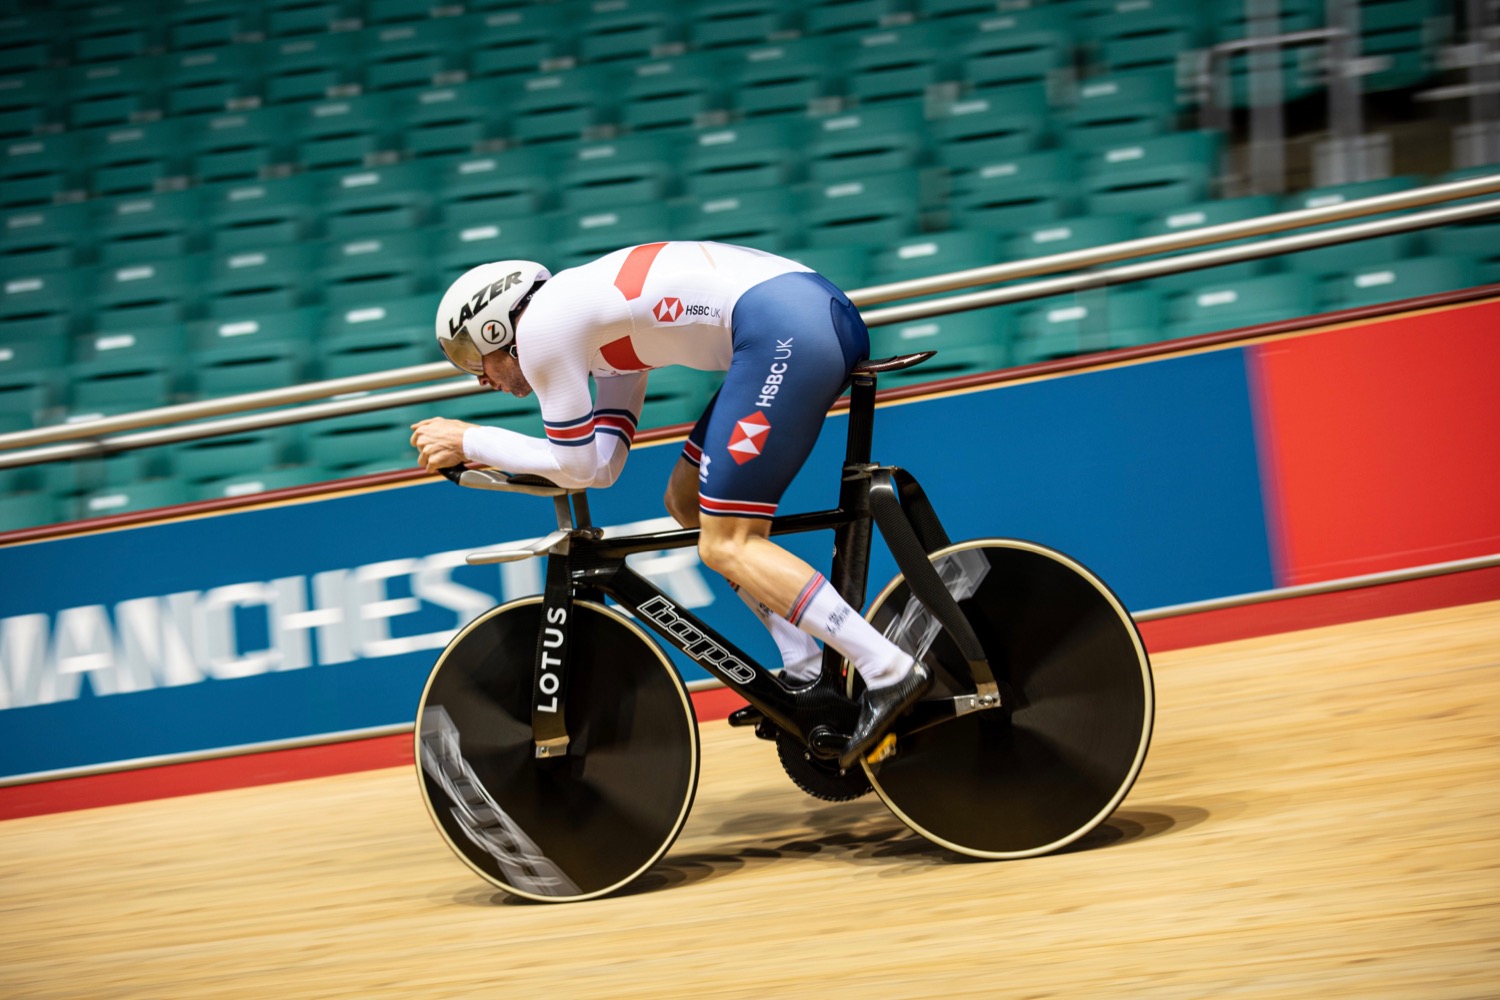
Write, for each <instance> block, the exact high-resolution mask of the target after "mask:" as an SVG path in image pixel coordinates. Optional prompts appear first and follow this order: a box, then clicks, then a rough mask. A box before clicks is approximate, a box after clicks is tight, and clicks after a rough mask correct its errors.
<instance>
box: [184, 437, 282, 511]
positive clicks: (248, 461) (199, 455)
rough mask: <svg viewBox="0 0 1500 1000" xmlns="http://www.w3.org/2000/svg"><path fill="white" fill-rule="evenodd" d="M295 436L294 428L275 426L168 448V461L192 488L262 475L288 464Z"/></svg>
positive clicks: (186, 442) (185, 442) (202, 439)
mask: <svg viewBox="0 0 1500 1000" xmlns="http://www.w3.org/2000/svg"><path fill="white" fill-rule="evenodd" d="M295 436H296V431H295V430H294V429H293V428H292V427H271V428H266V429H264V430H256V431H241V432H238V433H234V434H227V435H220V436H217V437H211V438H201V439H199V440H197V441H184V442H182V443H181V444H176V445H171V446H169V447H168V449H167V451H168V461H169V464H170V466H171V468H172V470H173V474H174V475H175V476H176V477H177V478H178V479H181V480H183V481H184V482H186V483H187V484H188V485H189V486H192V487H200V486H202V485H203V484H205V483H211V482H223V481H224V480H227V479H231V478H243V477H247V476H260V475H264V474H265V472H266V471H267V470H271V469H275V468H276V467H278V466H281V465H284V464H285V463H286V458H287V455H288V454H289V453H290V447H291V442H292V440H293V439H294V438H295ZM220 495H223V494H222V493H221V494H220Z"/></svg>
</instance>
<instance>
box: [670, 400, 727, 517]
mask: <svg viewBox="0 0 1500 1000" xmlns="http://www.w3.org/2000/svg"><path fill="white" fill-rule="evenodd" d="M718 401H719V394H718V393H717V392H715V393H714V395H713V398H712V399H710V400H709V401H708V405H707V406H706V407H704V408H703V414H702V415H701V416H700V417H699V418H698V422H697V423H695V424H694V425H693V430H692V432H691V433H690V434H688V439H687V441H686V442H684V443H683V446H682V454H681V455H680V456H678V459H677V464H676V465H674V466H673V467H672V475H671V476H670V477H669V478H668V479H667V493H666V496H665V497H663V498H662V499H663V501H664V502H665V503H666V506H667V513H668V514H671V515H672V518H673V519H674V520H675V521H676V522H677V523H678V524H680V525H682V526H683V527H684V528H696V527H698V470H699V466H700V465H701V464H702V461H703V436H704V434H706V433H707V432H708V420H709V417H711V416H712V415H713V412H714V404H715V403H717V402H718Z"/></svg>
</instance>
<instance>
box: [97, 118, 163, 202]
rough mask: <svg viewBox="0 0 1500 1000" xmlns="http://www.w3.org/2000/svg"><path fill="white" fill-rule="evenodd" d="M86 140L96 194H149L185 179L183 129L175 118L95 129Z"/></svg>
mask: <svg viewBox="0 0 1500 1000" xmlns="http://www.w3.org/2000/svg"><path fill="white" fill-rule="evenodd" d="M85 141H86V142H87V146H86V151H85V155H86V156H87V157H88V161H89V165H90V174H89V189H90V191H91V192H92V193H93V194H94V195H95V196H103V197H114V196H117V195H125V194H149V193H151V192H152V191H155V190H158V189H159V188H163V187H167V186H169V184H170V182H171V181H172V180H173V179H174V178H176V179H178V180H181V181H185V180H186V172H187V171H186V167H185V165H184V164H183V162H182V160H181V159H180V156H181V150H182V128H181V127H180V123H179V122H178V121H177V120H175V119H171V118H167V119H163V120H161V121H155V122H146V123H142V124H140V125H122V126H116V127H111V128H103V129H93V130H91V131H90V132H88V133H86V134H85Z"/></svg>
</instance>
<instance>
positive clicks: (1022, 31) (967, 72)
mask: <svg viewBox="0 0 1500 1000" xmlns="http://www.w3.org/2000/svg"><path fill="white" fill-rule="evenodd" d="M955 41H956V42H957V44H958V46H959V56H960V59H961V68H960V74H961V76H962V78H963V80H964V82H965V83H967V84H968V85H969V86H970V87H972V88H974V90H976V91H978V92H980V93H983V92H984V91H986V90H995V91H997V92H1000V93H1004V92H1005V91H1007V90H1009V89H1012V88H1016V87H1023V88H1024V87H1040V88H1045V89H1048V90H1050V89H1052V88H1054V87H1056V86H1058V85H1061V84H1063V83H1065V82H1066V81H1067V80H1068V78H1069V75H1070V73H1071V71H1072V66H1073V61H1074V60H1073V40H1072V38H1071V36H1070V35H1069V33H1068V30H1067V28H1066V25H1065V23H1064V21H1063V18H1062V17H1061V16H1059V15H1057V14H1054V13H1052V12H1051V11H1049V10H1046V9H1043V10H1038V11H1016V12H1007V14H1006V15H1004V16H997V17H987V18H983V19H981V20H979V21H976V22H970V23H969V24H966V25H964V26H963V29H962V30H961V31H958V32H956V33H955Z"/></svg>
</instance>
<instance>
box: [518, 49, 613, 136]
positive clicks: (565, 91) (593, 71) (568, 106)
mask: <svg viewBox="0 0 1500 1000" xmlns="http://www.w3.org/2000/svg"><path fill="white" fill-rule="evenodd" d="M512 87H513V94H512V97H511V99H510V102H509V106H508V108H507V116H508V118H509V122H510V137H511V138H512V139H514V140H516V141H517V142H522V143H543V142H556V141H559V140H569V139H582V138H586V137H587V136H588V134H589V133H590V132H592V131H594V130H596V129H598V128H599V127H600V126H602V125H604V124H606V123H607V122H610V121H612V120H613V115H614V101H613V100H612V95H614V94H615V93H616V92H617V88H616V85H615V83H614V81H613V80H612V79H611V76H610V74H609V73H608V72H606V71H605V70H603V69H601V68H599V67H595V66H583V67H578V68H576V69H570V70H559V71H557V72H549V73H538V74H533V75H528V76H524V77H520V78H518V79H517V80H516V82H515V83H514V84H512Z"/></svg>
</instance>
